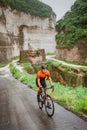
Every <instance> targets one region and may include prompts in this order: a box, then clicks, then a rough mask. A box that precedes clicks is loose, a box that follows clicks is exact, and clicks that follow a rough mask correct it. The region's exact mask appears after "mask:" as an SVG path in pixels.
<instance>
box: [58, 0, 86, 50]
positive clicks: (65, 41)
mask: <svg viewBox="0 0 87 130" xmlns="http://www.w3.org/2000/svg"><path fill="white" fill-rule="evenodd" d="M56 30H57V35H56V42H57V48H67V47H70V46H73V45H75V43H79V42H81V43H84V42H83V41H87V0H76V2H75V3H74V5H73V6H72V7H71V10H70V11H69V12H67V13H66V14H65V16H64V17H63V18H62V19H60V20H59V21H57V23H56Z"/></svg>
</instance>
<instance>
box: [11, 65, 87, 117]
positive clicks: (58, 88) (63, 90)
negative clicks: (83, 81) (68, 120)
mask: <svg viewBox="0 0 87 130" xmlns="http://www.w3.org/2000/svg"><path fill="white" fill-rule="evenodd" d="M10 71H11V73H12V74H13V76H14V77H15V78H17V79H18V80H20V81H21V82H23V83H25V84H27V85H28V86H32V88H33V89H35V90H37V87H36V84H35V78H36V75H35V74H33V75H30V74H28V73H27V72H26V71H23V72H21V71H19V70H18V69H17V68H15V67H14V65H13V64H10ZM47 84H48V81H47ZM53 84H54V86H55V90H54V92H53V93H51V92H50V91H49V93H50V95H51V96H52V97H53V98H54V99H55V100H56V101H57V102H58V103H59V104H61V105H66V106H68V108H70V109H71V110H74V111H75V112H78V113H79V114H82V115H87V88H84V87H82V86H79V87H76V88H72V87H70V86H68V85H66V86H64V85H61V84H60V83H58V82H57V83H55V82H54V83H53Z"/></svg>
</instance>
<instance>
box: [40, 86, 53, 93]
mask: <svg viewBox="0 0 87 130" xmlns="http://www.w3.org/2000/svg"><path fill="white" fill-rule="evenodd" d="M46 89H52V92H53V91H54V86H51V87H49V88H41V90H42V91H44V90H46Z"/></svg>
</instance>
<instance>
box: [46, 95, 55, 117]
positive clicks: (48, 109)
mask: <svg viewBox="0 0 87 130" xmlns="http://www.w3.org/2000/svg"><path fill="white" fill-rule="evenodd" d="M45 110H46V113H47V115H48V116H49V117H52V116H53V115H54V103H53V100H52V99H51V97H50V96H49V95H47V97H46V99H45Z"/></svg>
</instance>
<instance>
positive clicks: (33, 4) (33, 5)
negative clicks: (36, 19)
mask: <svg viewBox="0 0 87 130" xmlns="http://www.w3.org/2000/svg"><path fill="white" fill-rule="evenodd" d="M0 5H1V6H5V7H7V6H10V7H11V8H12V9H17V10H19V11H23V12H25V13H30V14H31V15H34V16H40V17H50V16H51V14H52V13H53V12H52V8H51V7H50V6H48V5H46V4H44V3H42V2H40V1H39V0H0Z"/></svg>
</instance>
